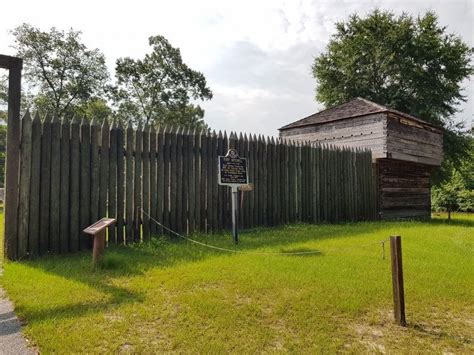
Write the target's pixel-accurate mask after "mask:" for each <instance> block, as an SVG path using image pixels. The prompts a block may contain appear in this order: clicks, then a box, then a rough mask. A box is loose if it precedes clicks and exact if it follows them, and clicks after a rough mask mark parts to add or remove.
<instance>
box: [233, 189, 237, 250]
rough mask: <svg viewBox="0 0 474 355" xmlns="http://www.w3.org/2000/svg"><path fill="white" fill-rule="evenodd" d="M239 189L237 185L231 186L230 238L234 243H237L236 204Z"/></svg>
mask: <svg viewBox="0 0 474 355" xmlns="http://www.w3.org/2000/svg"><path fill="white" fill-rule="evenodd" d="M238 199H239V190H238V188H237V186H232V240H233V241H234V244H239V228H238V225H237V223H238V220H239V215H238V206H237V201H238Z"/></svg>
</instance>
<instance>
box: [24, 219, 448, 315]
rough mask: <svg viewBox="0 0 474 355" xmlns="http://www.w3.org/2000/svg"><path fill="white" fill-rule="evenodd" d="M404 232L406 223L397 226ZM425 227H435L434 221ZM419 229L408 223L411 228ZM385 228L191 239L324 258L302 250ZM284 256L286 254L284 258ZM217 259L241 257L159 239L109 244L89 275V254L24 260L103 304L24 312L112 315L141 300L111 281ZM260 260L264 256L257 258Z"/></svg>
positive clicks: (306, 228)
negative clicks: (89, 291)
mask: <svg viewBox="0 0 474 355" xmlns="http://www.w3.org/2000/svg"><path fill="white" fill-rule="evenodd" d="M400 223H401V225H403V226H404V227H406V226H409V225H410V224H409V223H410V222H400ZM428 223H439V222H437V221H433V222H428ZM416 225H418V224H413V226H416ZM386 227H387V225H386V223H378V222H365V223H348V224H336V225H334V224H333V225H329V224H322V225H309V224H299V225H288V226H283V227H272V228H260V229H253V230H249V231H243V232H242V233H241V234H240V237H241V243H240V244H239V245H237V246H234V245H233V244H232V238H231V235H230V234H229V233H226V234H214V235H194V236H192V238H193V239H196V240H199V241H200V242H202V243H206V244H209V245H215V246H218V247H221V248H228V249H233V250H239V251H241V252H249V253H252V252H253V253H260V252H273V253H274V252H279V253H282V255H281V256H283V257H296V256H304V257H309V256H313V257H315V256H318V257H323V256H324V248H321V250H318V248H317V247H313V246H306V245H304V244H305V243H307V242H315V241H324V240H327V239H346V238H354V237H357V236H358V235H361V234H368V233H374V232H377V231H378V230H381V229H385V228H386ZM308 251H311V252H314V253H312V254H301V255H291V254H290V253H295V252H308ZM285 254H288V255H285ZM222 255H236V256H242V255H243V254H242V253H235V254H233V253H230V252H224V251H219V250H214V249H208V248H206V247H204V246H201V245H195V244H193V243H190V242H188V241H185V240H182V239H178V238H170V237H169V236H158V237H154V238H152V239H151V240H150V241H148V242H145V243H141V244H132V245H129V246H117V245H112V246H111V247H110V248H108V249H107V251H106V255H105V258H104V262H103V264H102V266H101V267H100V268H97V269H96V270H92V267H91V255H90V252H81V253H76V254H70V255H59V256H48V257H42V258H40V259H36V260H29V261H24V262H22V263H24V264H25V265H26V266H28V267H31V268H34V269H40V270H42V271H43V272H45V273H47V274H52V275H55V276H60V277H62V278H65V279H69V280H73V281H75V282H80V283H83V284H84V285H87V286H88V287H91V288H94V289H96V290H98V291H100V292H102V293H103V294H104V295H105V296H106V297H105V300H104V301H102V300H101V301H98V302H93V303H81V302H80V300H78V303H76V304H72V305H67V306H63V305H61V306H57V307H51V308H46V309H41V310H37V311H33V313H31V312H28V321H31V322H34V321H40V320H44V319H48V318H74V317H80V316H82V315H85V314H88V313H89V312H96V311H98V310H101V311H104V310H108V309H110V310H112V309H113V308H114V307H116V306H117V305H119V304H123V303H141V302H143V300H144V295H143V294H142V293H140V292H137V291H130V290H129V289H127V288H125V287H120V286H118V285H117V282H114V280H116V279H118V278H120V277H128V276H139V275H142V274H144V273H146V272H147V271H148V270H150V269H156V268H158V269H166V268H171V267H173V266H175V265H178V264H186V263H195V262H199V261H202V260H205V259H209V258H217V257H221V256H222ZM262 257H265V256H264V255H262ZM19 310H20V311H21V308H20V309H19Z"/></svg>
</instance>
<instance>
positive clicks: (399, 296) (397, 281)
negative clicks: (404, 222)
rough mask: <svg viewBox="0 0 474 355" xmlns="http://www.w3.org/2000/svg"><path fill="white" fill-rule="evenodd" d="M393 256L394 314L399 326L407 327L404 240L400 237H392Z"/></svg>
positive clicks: (391, 249)
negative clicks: (403, 264)
mask: <svg viewBox="0 0 474 355" xmlns="http://www.w3.org/2000/svg"><path fill="white" fill-rule="evenodd" d="M390 252H391V256H392V285H393V314H394V317H395V322H396V323H397V324H398V325H401V326H403V327H404V326H406V319H405V292H404V287H403V266H402V239H401V237H400V236H391V237H390Z"/></svg>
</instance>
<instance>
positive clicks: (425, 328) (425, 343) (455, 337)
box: [344, 310, 474, 354]
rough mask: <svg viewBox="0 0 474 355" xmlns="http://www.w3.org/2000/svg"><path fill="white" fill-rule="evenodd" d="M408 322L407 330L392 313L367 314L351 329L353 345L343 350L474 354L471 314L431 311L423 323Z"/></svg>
mask: <svg viewBox="0 0 474 355" xmlns="http://www.w3.org/2000/svg"><path fill="white" fill-rule="evenodd" d="M417 318H418V319H417ZM407 322H408V324H407V326H406V327H400V326H398V325H396V324H395V323H394V321H393V313H392V311H391V310H390V311H387V310H385V311H379V312H378V313H368V314H366V315H365V316H363V317H361V318H360V319H359V320H358V321H357V322H352V323H351V324H350V325H349V329H348V332H349V334H350V338H351V339H352V340H353V342H352V343H347V344H345V346H344V348H345V349H352V350H356V349H359V348H363V349H365V350H367V351H369V352H376V353H387V352H388V353H391V352H393V351H399V350H402V351H403V350H405V351H408V350H410V349H423V350H424V351H427V352H431V351H434V352H442V353H445V354H448V353H458V352H467V353H474V320H473V319H472V318H471V317H470V316H469V312H465V313H462V314H457V315H453V314H451V313H449V312H440V311H433V310H432V312H430V313H429V314H426V315H424V317H423V319H421V317H419V316H418V317H417V316H415V315H412V314H411V315H407Z"/></svg>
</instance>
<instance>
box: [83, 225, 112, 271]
mask: <svg viewBox="0 0 474 355" xmlns="http://www.w3.org/2000/svg"><path fill="white" fill-rule="evenodd" d="M115 221H116V220H115V218H102V219H100V220H98V221H97V222H95V223H94V224H91V225H90V226H89V227H87V228H86V229H84V233H86V234H89V235H91V236H92V237H94V245H93V247H92V263H93V264H94V265H97V263H99V262H100V261H101V259H102V255H103V253H104V249H105V231H106V228H107V227H108V226H111V225H112V224H114V223H115Z"/></svg>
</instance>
